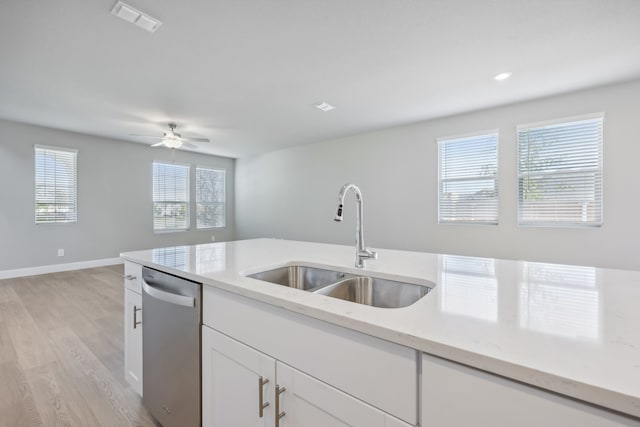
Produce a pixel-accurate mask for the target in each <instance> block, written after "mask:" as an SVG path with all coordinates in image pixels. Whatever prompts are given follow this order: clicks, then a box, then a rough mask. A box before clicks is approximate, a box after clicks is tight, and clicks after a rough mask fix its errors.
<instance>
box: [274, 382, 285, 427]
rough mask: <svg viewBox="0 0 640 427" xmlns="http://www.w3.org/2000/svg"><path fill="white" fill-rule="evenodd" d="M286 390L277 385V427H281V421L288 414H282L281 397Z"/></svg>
mask: <svg viewBox="0 0 640 427" xmlns="http://www.w3.org/2000/svg"><path fill="white" fill-rule="evenodd" d="M285 390H286V388H284V387H280V386H279V385H277V384H276V427H280V419H281V418H282V417H284V416H285V415H287V413H286V412H284V411H282V412H280V395H281V394H282V393H284V391H285Z"/></svg>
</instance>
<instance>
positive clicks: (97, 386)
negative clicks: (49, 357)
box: [49, 328, 153, 426]
mask: <svg viewBox="0 0 640 427" xmlns="http://www.w3.org/2000/svg"><path fill="white" fill-rule="evenodd" d="M49 339H50V342H51V345H52V347H53V349H54V351H55V352H56V355H57V356H58V360H60V361H61V363H62V365H63V366H64V369H65V370H66V371H67V372H71V373H73V375H74V376H75V377H77V376H78V375H80V376H81V377H82V378H84V379H86V383H87V384H88V385H89V386H90V387H89V388H91V391H92V392H94V393H95V391H96V390H97V392H98V394H99V396H98V398H96V399H91V402H90V404H93V403H94V402H95V403H96V407H95V408H94V407H92V408H93V409H98V410H100V411H103V410H105V405H108V407H109V408H110V412H111V413H112V414H113V415H115V416H116V417H117V421H118V422H119V423H121V424H120V425H128V426H135V425H140V424H139V423H140V422H141V421H144V420H140V419H139V417H138V414H136V408H137V406H138V405H137V404H132V399H133V398H134V393H133V392H132V391H131V390H122V388H121V387H120V385H119V384H118V382H117V381H115V380H114V379H113V377H112V375H111V373H110V372H109V371H108V369H107V368H105V367H104V365H102V363H101V362H100V360H99V359H97V358H96V356H95V355H94V354H93V353H92V352H91V351H90V350H89V349H88V348H87V347H86V346H85V345H84V343H83V342H82V340H80V338H79V337H78V336H77V335H75V334H74V332H73V331H72V330H71V329H70V328H60V329H52V330H50V331H49ZM132 409H133V410H132ZM101 419H102V418H101ZM146 421H147V424H146V425H150V426H151V425H153V423H152V421H151V419H150V418H149V419H148V420H146ZM142 425H145V424H142Z"/></svg>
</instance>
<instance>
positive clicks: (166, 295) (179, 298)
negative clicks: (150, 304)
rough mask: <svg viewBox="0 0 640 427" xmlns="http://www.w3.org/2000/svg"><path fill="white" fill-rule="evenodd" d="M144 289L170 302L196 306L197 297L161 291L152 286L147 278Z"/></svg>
mask: <svg viewBox="0 0 640 427" xmlns="http://www.w3.org/2000/svg"><path fill="white" fill-rule="evenodd" d="M142 289H144V291H145V292H146V293H147V294H149V295H150V296H152V297H154V298H156V299H159V300H160V301H164V302H168V303H169V304H176V305H182V306H184V307H195V306H196V299H195V298H192V297H185V296H184V295H178V294H173V293H171V292H166V291H161V290H160V289H158V288H154V287H153V286H150V285H149V284H148V283H147V282H146V281H145V280H143V281H142Z"/></svg>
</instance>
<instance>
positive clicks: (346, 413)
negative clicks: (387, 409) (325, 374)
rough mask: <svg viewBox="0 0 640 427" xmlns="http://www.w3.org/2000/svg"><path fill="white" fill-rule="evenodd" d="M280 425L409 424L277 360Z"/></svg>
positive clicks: (377, 426)
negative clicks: (281, 388) (281, 390)
mask: <svg viewBox="0 0 640 427" xmlns="http://www.w3.org/2000/svg"><path fill="white" fill-rule="evenodd" d="M276 370H277V378H278V386H280V387H284V388H285V390H284V392H283V393H282V394H281V395H280V398H279V399H280V401H279V405H280V411H281V413H282V412H284V414H285V415H284V416H283V417H282V419H280V427H345V426H353V427H388V426H394V427H395V426H402V425H406V424H404V423H403V422H401V421H397V420H395V419H391V417H389V416H388V415H387V414H385V413H384V412H382V411H380V410H378V409H376V408H374V407H372V406H369V405H368V404H366V403H364V402H362V401H360V400H358V399H355V398H354V397H351V396H349V395H348V394H346V393H343V392H341V391H340V390H337V389H335V388H333V387H331V386H329V385H328V384H325V383H323V382H321V381H318V380H316V379H315V378H312V377H310V376H308V375H306V374H304V373H302V372H300V371H298V370H296V369H293V368H291V367H290V366H288V365H285V364H283V363H280V362H278V363H277V368H276Z"/></svg>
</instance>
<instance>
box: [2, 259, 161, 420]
mask: <svg viewBox="0 0 640 427" xmlns="http://www.w3.org/2000/svg"><path fill="white" fill-rule="evenodd" d="M122 274H123V266H122V265H116V266H108V267H98V268H93V269H87V270H77V271H69V272H61V273H52V274H46V275H40V276H31V277H21V278H16V279H5V280H0V427H5V426H6V427H20V426H45V427H47V426H56V427H57V426H87V427H120V426H122V427H125V426H142V427H146V426H149V427H157V426H158V424H156V423H155V422H154V421H153V419H152V417H151V416H150V415H149V413H148V412H147V410H146V409H145V408H144V407H143V406H142V402H141V399H140V397H139V396H138V395H137V394H136V393H135V392H134V391H133V390H132V389H131V388H130V387H129V385H128V384H127V383H126V381H125V379H124V349H123V346H124V336H123V335H124V333H123V330H124V314H123V310H124V286H123V281H122Z"/></svg>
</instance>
